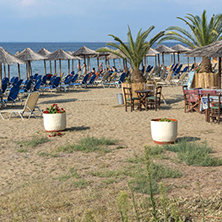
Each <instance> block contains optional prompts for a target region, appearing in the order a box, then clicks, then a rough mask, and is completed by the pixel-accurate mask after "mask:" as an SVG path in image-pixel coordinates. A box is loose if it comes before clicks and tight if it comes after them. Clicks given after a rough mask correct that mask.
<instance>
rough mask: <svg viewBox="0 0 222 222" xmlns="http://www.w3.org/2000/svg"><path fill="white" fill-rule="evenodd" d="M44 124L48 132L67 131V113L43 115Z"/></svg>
mask: <svg viewBox="0 0 222 222" xmlns="http://www.w3.org/2000/svg"><path fill="white" fill-rule="evenodd" d="M43 123H44V128H45V130H46V132H59V131H63V130H65V129H66V113H56V114H50V113H43Z"/></svg>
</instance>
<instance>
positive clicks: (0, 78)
mask: <svg viewBox="0 0 222 222" xmlns="http://www.w3.org/2000/svg"><path fill="white" fill-rule="evenodd" d="M0 89H1V90H2V63H0ZM1 101H2V97H1Z"/></svg>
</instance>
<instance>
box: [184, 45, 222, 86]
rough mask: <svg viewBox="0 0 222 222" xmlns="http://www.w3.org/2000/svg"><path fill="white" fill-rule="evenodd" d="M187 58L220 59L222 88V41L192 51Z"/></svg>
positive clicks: (219, 73) (219, 67) (219, 84)
mask: <svg viewBox="0 0 222 222" xmlns="http://www.w3.org/2000/svg"><path fill="white" fill-rule="evenodd" d="M185 56H189V57H218V86H219V88H221V57H222V41H217V42H213V43H211V44H209V45H206V46H203V47H198V48H196V49H193V50H190V51H189V52H187V53H186V55H185Z"/></svg>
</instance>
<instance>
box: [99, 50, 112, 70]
mask: <svg viewBox="0 0 222 222" xmlns="http://www.w3.org/2000/svg"><path fill="white" fill-rule="evenodd" d="M104 48H107V49H108V47H104ZM110 54H111V53H109V52H99V53H98V55H97V66H98V71H99V59H104V60H105V70H107V62H108V56H109V55H110Z"/></svg>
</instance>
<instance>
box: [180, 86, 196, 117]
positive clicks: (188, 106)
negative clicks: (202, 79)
mask: <svg viewBox="0 0 222 222" xmlns="http://www.w3.org/2000/svg"><path fill="white" fill-rule="evenodd" d="M183 92H184V112H185V113H188V112H193V111H196V112H198V113H199V112H200V94H199V89H193V90H183Z"/></svg>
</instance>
